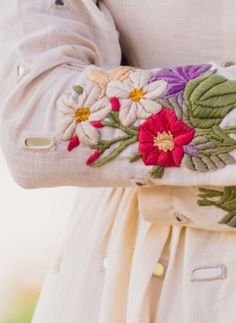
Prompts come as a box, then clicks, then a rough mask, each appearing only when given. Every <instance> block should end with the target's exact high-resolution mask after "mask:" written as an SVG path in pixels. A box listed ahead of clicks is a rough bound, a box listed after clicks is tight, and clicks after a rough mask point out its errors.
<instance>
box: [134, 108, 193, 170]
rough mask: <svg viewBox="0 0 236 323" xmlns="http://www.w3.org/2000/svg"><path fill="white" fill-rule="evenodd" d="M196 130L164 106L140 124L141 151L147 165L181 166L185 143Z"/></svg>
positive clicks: (189, 140) (191, 137)
mask: <svg viewBox="0 0 236 323" xmlns="http://www.w3.org/2000/svg"><path fill="white" fill-rule="evenodd" d="M194 133H195V130H194V129H193V128H190V127H189V126H187V125H186V124H185V123H184V122H183V121H182V120H179V119H178V118H177V117H176V114H175V112H174V111H173V110H172V109H170V108H166V107H164V108H162V110H161V111H160V112H159V113H156V114H154V115H152V116H151V117H150V118H148V119H147V120H146V121H145V122H144V123H143V124H141V125H140V126H139V137H138V140H139V152H140V154H141V155H142V159H143V161H144V164H145V165H158V166H160V167H179V166H180V163H181V161H182V159H183V156H184V148H183V147H184V145H187V144H188V143H189V142H191V140H192V139H193V137H194Z"/></svg>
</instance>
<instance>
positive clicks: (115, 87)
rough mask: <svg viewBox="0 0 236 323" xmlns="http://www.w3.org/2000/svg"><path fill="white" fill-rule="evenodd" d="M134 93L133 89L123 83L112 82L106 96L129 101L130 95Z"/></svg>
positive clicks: (108, 86)
mask: <svg viewBox="0 0 236 323" xmlns="http://www.w3.org/2000/svg"><path fill="white" fill-rule="evenodd" d="M130 91H132V89H131V87H130V86H129V85H128V84H127V83H125V82H121V81H111V82H110V83H108V85H107V90H106V95H107V96H108V97H113V96H115V97H117V98H122V99H127V98H128V97H129V93H130Z"/></svg>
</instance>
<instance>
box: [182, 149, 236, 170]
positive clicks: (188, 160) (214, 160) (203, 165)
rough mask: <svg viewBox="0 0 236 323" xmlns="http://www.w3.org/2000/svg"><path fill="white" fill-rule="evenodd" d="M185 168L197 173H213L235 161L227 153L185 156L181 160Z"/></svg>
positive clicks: (235, 161)
mask: <svg viewBox="0 0 236 323" xmlns="http://www.w3.org/2000/svg"><path fill="white" fill-rule="evenodd" d="M183 163H184V164H185V166H186V167H187V168H188V169H190V170H194V171H197V172H207V171H213V170H217V169H220V168H224V167H225V166H226V165H232V164H235V163H236V160H235V159H234V157H233V156H231V155H230V154H229V153H219V154H214V155H210V156H204V155H199V156H197V157H196V156H190V155H187V154H185V155H184V158H183Z"/></svg>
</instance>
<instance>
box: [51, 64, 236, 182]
mask: <svg viewBox="0 0 236 323" xmlns="http://www.w3.org/2000/svg"><path fill="white" fill-rule="evenodd" d="M235 69H236V67H235V66H233V67H228V68H221V67H219V66H217V65H216V64H214V63H212V64H205V65H189V66H174V67H167V68H163V69H155V70H141V69H135V68H132V67H129V66H120V67H118V68H116V69H114V70H111V71H105V70H103V69H98V68H96V67H94V66H90V67H89V68H87V69H86V71H85V72H84V74H83V79H80V82H78V84H74V86H73V88H71V90H70V91H69V92H66V93H63V94H62V95H61V97H60V98H59V100H58V101H57V109H58V113H60V114H61V121H60V125H59V126H58V136H59V138H60V140H61V144H62V145H64V147H65V154H71V153H73V152H72V151H74V150H80V149H81V153H82V152H83V155H85V156H86V158H85V163H86V167H89V168H90V169H91V170H90V174H91V176H92V174H93V172H94V176H95V177H96V174H97V170H98V169H99V170H101V171H102V168H103V169H104V172H111V177H113V179H112V181H114V182H116V178H114V173H115V174H116V176H117V177H119V176H121V178H123V179H124V178H125V176H126V177H127V180H128V182H130V180H131V179H132V178H133V179H134V181H135V180H136V182H138V181H139V179H140V182H141V184H143V183H145V184H147V185H155V184H171V185H203V184H209V185H215V184H216V185H230V184H235V183H236V176H233V175H232V173H233V170H234V167H235V166H234V164H235V157H236V136H235V135H236V110H235V105H236V80H234V79H233V77H232V75H234V76H235V78H236V74H234V73H233V71H234V70H235ZM74 162H75V163H76V160H75V161H74ZM80 163H81V162H80V161H79V160H78V164H80ZM114 169H116V171H115V172H114ZM121 172H123V174H122V173H121ZM112 174H113V175H112ZM117 182H119V181H117ZM101 185H103V183H101Z"/></svg>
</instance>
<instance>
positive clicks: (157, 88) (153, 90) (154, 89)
mask: <svg viewBox="0 0 236 323" xmlns="http://www.w3.org/2000/svg"><path fill="white" fill-rule="evenodd" d="M167 86H168V83H167V82H166V81H164V80H158V81H155V82H152V83H150V84H148V85H146V86H145V87H144V88H143V89H144V92H145V94H144V98H145V99H156V98H158V97H159V96H160V95H161V94H163V93H164V92H165V91H166V89H167Z"/></svg>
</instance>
